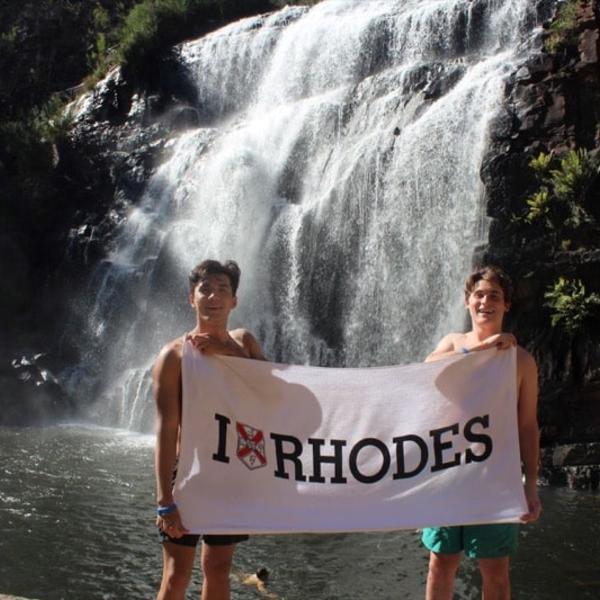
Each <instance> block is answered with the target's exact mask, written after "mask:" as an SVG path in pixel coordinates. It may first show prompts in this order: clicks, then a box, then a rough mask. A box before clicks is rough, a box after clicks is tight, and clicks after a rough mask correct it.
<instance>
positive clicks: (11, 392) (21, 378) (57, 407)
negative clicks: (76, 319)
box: [0, 354, 76, 426]
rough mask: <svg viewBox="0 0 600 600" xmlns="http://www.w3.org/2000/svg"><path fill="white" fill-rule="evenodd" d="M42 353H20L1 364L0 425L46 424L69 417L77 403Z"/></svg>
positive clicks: (74, 410) (73, 412)
mask: <svg viewBox="0 0 600 600" xmlns="http://www.w3.org/2000/svg"><path fill="white" fill-rule="evenodd" d="M49 362H50V361H49V360H48V357H47V356H45V355H43V354H36V355H33V356H19V357H18V358H14V359H13V360H12V361H11V363H10V365H7V364H4V365H3V367H2V368H0V385H1V386H2V390H3V392H2V396H1V400H0V402H1V410H0V425H1V426H15V425H31V424H40V425H43V424H46V423H49V422H54V421H56V420H64V419H68V418H70V417H72V416H73V415H74V414H75V412H76V406H75V403H74V402H73V400H72V398H70V397H69V395H68V394H67V393H66V392H65V390H64V389H63V388H62V386H61V384H60V382H59V381H58V379H57V378H56V376H55V375H54V373H53V372H52V371H51V370H50V368H49Z"/></svg>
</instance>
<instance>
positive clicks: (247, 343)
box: [229, 328, 265, 360]
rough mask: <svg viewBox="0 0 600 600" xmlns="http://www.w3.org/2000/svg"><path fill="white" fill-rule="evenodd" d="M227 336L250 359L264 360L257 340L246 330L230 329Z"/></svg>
mask: <svg viewBox="0 0 600 600" xmlns="http://www.w3.org/2000/svg"><path fill="white" fill-rule="evenodd" d="M229 335H230V336H231V337H232V338H233V339H234V340H235V341H236V342H237V343H238V344H239V345H240V346H241V347H242V348H244V350H245V351H246V352H247V353H248V356H249V357H250V358H256V359H259V360H264V358H265V357H264V355H263V353H262V349H261V347H260V344H259V343H258V340H257V339H256V337H254V335H253V334H252V332H250V331H248V329H243V328H239V329H232V330H231V331H229Z"/></svg>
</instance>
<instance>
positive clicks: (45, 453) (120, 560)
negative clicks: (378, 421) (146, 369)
mask: <svg viewBox="0 0 600 600" xmlns="http://www.w3.org/2000/svg"><path fill="white" fill-rule="evenodd" d="M152 442H153V440H152V437H151V436H140V435H135V434H131V433H129V432H125V431H120V430H113V429H101V428H91V427H84V426H62V427H48V428H25V429H0V461H1V462H0V465H1V466H0V556H1V557H2V560H1V561H0V594H2V593H10V594H14V595H22V596H26V597H29V598H37V599H39V600H59V599H63V598H64V599H69V600H71V599H74V600H95V599H98V600H112V599H118V600H122V599H128V600H135V599H138V598H139V599H142V598H152V597H154V594H155V590H156V589H157V587H158V583H159V579H160V562H161V560H160V547H159V545H158V543H157V542H156V537H155V532H154V526H153V520H154V517H153V508H154V495H153V490H154V481H153V471H152ZM542 500H543V502H544V506H545V510H544V516H543V519H542V521H541V522H540V523H539V524H538V525H535V526H530V527H524V528H522V533H521V545H520V548H519V552H518V554H517V556H516V557H515V560H514V567H513V571H512V573H513V575H512V577H513V587H514V598H516V599H527V600H534V599H536V600H537V599H546V598H548V599H564V598H569V599H579V598H581V599H586V598H598V597H600V559H598V556H599V555H600V495H599V494H597V493H596V494H594V493H582V492H573V491H570V490H566V489H544V490H542ZM418 538H419V535H418V533H417V532H415V531H398V532H391V533H365V534H337V535H285V536H255V537H254V538H252V539H251V541H249V542H247V543H245V544H242V545H240V547H239V548H238V551H237V554H236V560H235V569H236V574H238V573H248V572H253V571H255V570H256V569H257V568H258V567H261V566H265V567H267V568H268V569H269V571H270V572H271V584H270V590H271V591H272V592H273V593H274V594H276V595H277V596H278V597H279V598H280V599H281V600H307V599H315V600H371V599H377V600H392V599H399V598H408V599H412V598H415V599H418V598H422V597H423V591H424V585H425V576H426V569H427V555H426V552H425V551H424V550H423V548H422V547H421V545H420V543H419V541H418ZM199 585H200V575H199V573H198V572H196V574H195V576H194V583H193V585H192V586H191V587H190V591H189V593H188V598H198V589H199ZM479 594H480V592H479V579H478V575H477V572H476V569H475V567H474V565H473V563H472V562H467V563H465V566H464V567H463V568H462V569H461V571H460V573H459V579H458V582H457V594H456V597H457V598H459V599H461V600H462V599H474V598H478V597H479ZM259 597H261V596H260V594H258V593H257V592H256V591H255V589H253V588H249V587H247V586H244V585H243V584H242V583H241V582H240V577H234V580H233V585H232V599H233V600H236V599H238V600H241V599H243V598H246V599H247V598H259Z"/></svg>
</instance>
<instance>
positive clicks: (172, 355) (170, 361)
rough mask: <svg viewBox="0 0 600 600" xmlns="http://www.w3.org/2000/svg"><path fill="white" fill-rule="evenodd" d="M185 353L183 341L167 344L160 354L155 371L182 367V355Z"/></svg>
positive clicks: (173, 341) (155, 363) (177, 340)
mask: <svg viewBox="0 0 600 600" xmlns="http://www.w3.org/2000/svg"><path fill="white" fill-rule="evenodd" d="M182 351H183V340H182V338H177V339H174V340H171V341H170V342H167V343H166V344H165V345H164V346H163V347H162V348H161V350H160V352H159V353H158V356H157V357H156V361H155V362H154V369H155V370H157V369H172V368H179V367H180V366H181V355H182Z"/></svg>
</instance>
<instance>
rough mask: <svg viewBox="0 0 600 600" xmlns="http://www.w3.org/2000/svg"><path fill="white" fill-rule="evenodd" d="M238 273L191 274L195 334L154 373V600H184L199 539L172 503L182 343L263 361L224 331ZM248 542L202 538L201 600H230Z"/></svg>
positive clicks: (202, 267)
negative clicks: (237, 554)
mask: <svg viewBox="0 0 600 600" xmlns="http://www.w3.org/2000/svg"><path fill="white" fill-rule="evenodd" d="M239 279H240V269H239V267H238V266H237V264H236V263H235V262H233V261H227V262H225V263H224V264H221V263H220V262H218V261H215V260H205V261H204V262H202V263H200V264H199V265H197V266H196V267H195V268H194V269H193V270H192V272H191V273H190V277H189V283H190V296H189V302H190V305H191V306H192V307H193V308H194V310H195V312H196V326H195V328H194V329H193V330H192V331H191V332H189V333H188V334H186V335H185V336H182V337H181V338H178V339H176V340H173V341H171V342H169V343H168V344H166V345H165V346H164V347H163V349H162V350H161V352H160V354H159V355H158V358H157V359H156V362H155V365H154V369H153V381H154V398H155V402H156V452H155V472H156V488H157V504H158V508H157V514H158V516H157V520H156V524H157V526H158V528H159V530H160V537H161V541H162V547H163V575H162V582H161V586H160V590H159V592H158V600H180V599H181V600H183V599H184V597H185V591H186V589H187V587H188V584H189V581H190V578H191V574H192V567H193V565H194V560H195V555H196V545H197V543H198V541H199V538H200V536H198V535H192V534H189V533H188V531H187V530H186V528H185V524H184V523H182V521H181V517H180V515H179V512H178V510H177V505H176V504H175V502H174V500H173V472H174V469H175V466H176V462H177V454H178V446H179V433H180V426H181V357H182V349H183V343H184V338H186V339H189V340H190V341H191V342H192V343H193V344H194V346H195V347H196V348H197V349H198V350H199V351H200V352H202V353H204V354H207V355H210V354H222V355H226V356H237V357H241V358H253V359H258V360H264V356H263V354H262V350H261V348H260V346H259V344H258V342H257V341H256V339H255V338H254V336H253V335H252V334H251V333H250V332H249V331H247V330H245V329H234V330H228V329H227V322H228V318H229V313H230V312H231V311H232V310H233V309H234V308H235V306H236V304H237V297H236V293H237V288H238V284H239ZM245 539H247V536H239V535H237V536H234V535H207V536H203V543H202V555H201V563H202V571H203V574H204V583H203V586H202V600H226V599H228V598H229V573H230V570H231V561H232V558H233V552H234V549H235V544H236V543H237V542H240V541H243V540H245Z"/></svg>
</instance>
